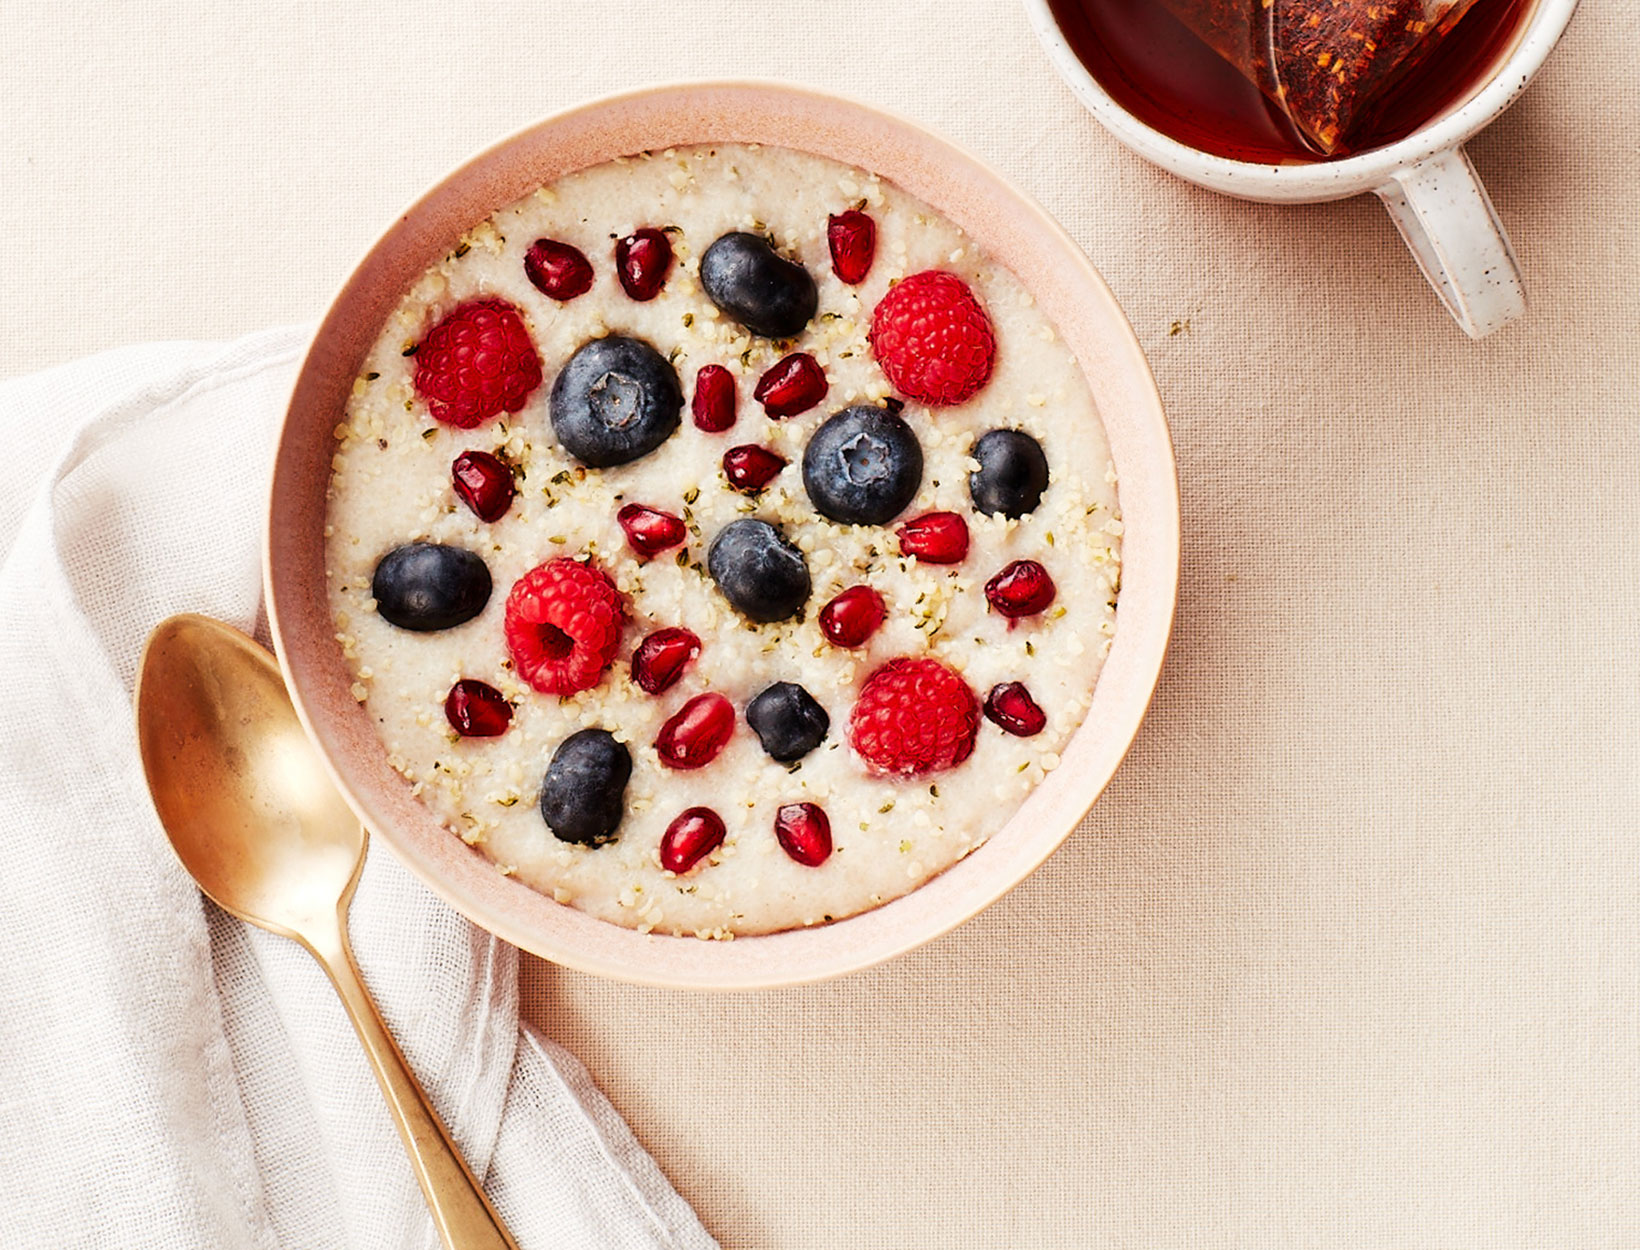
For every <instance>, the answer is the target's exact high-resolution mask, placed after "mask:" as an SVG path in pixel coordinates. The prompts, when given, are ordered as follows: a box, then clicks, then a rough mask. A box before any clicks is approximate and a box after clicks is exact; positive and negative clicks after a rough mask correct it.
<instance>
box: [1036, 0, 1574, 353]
mask: <svg viewBox="0 0 1640 1250" xmlns="http://www.w3.org/2000/svg"><path fill="white" fill-rule="evenodd" d="M1576 8H1577V0H1538V2H1537V4H1536V5H1535V6H1534V8H1533V10H1532V12H1531V14H1530V16H1529V17H1528V18H1527V20H1526V22H1525V24H1524V25H1523V26H1522V29H1521V32H1520V34H1519V35H1518V36H1517V38H1516V40H1515V42H1514V45H1513V47H1512V48H1510V49H1509V50H1508V51H1507V52H1506V53H1504V55H1503V56H1502V57H1501V58H1500V59H1499V61H1498V64H1497V66H1496V68H1495V69H1493V71H1492V72H1491V73H1490V74H1489V75H1487V76H1485V77H1484V78H1483V79H1482V80H1481V84H1480V85H1479V86H1478V87H1477V88H1476V89H1475V90H1474V91H1472V92H1471V93H1470V94H1469V95H1468V96H1467V97H1465V98H1464V99H1462V100H1460V101H1459V102H1458V103H1457V104H1455V105H1453V106H1452V107H1451V108H1449V109H1447V110H1445V111H1444V112H1442V113H1440V114H1439V115H1437V116H1436V117H1434V118H1432V119H1431V120H1430V121H1428V122H1426V123H1425V124H1424V125H1423V126H1421V127H1420V128H1419V129H1417V130H1415V131H1413V133H1412V134H1410V135H1408V136H1407V137H1406V138H1404V139H1401V140H1398V141H1397V142H1395V143H1391V144H1387V145H1385V146H1384V147H1381V148H1374V149H1373V150H1371V151H1369V152H1362V153H1359V154H1358V155H1355V156H1350V157H1346V158H1344V159H1343V160H1338V161H1326V162H1317V163H1315V164H1309V165H1260V164H1254V163H1252V162H1249V161H1233V160H1229V159H1227V158H1225V157H1222V156H1211V155H1209V154H1208V153H1206V152H1200V151H1198V150H1196V149H1195V148H1192V147H1188V146H1186V145H1185V144H1183V143H1180V142H1179V141H1178V140H1176V139H1171V138H1169V137H1168V136H1167V135H1165V134H1163V133H1161V132H1160V131H1158V130H1155V129H1153V128H1152V127H1150V126H1147V125H1146V124H1145V123H1144V122H1142V121H1140V120H1139V119H1138V118H1136V117H1134V116H1133V114H1131V113H1129V112H1128V111H1127V110H1126V109H1124V108H1123V107H1122V106H1121V105H1120V104H1118V103H1117V102H1116V101H1115V100H1114V99H1113V98H1112V97H1111V96H1110V94H1109V93H1107V92H1106V91H1105V89H1104V88H1103V87H1101V86H1100V85H1099V82H1098V80H1097V79H1095V78H1094V76H1093V75H1092V74H1090V73H1089V72H1088V70H1087V67H1086V66H1084V65H1083V64H1082V62H1081V61H1079V60H1078V59H1077V56H1076V53H1075V52H1073V51H1072V50H1071V47H1070V45H1069V44H1068V43H1067V42H1066V40H1065V36H1064V33H1063V32H1062V31H1061V30H1060V29H1059V24H1058V22H1057V21H1056V20H1055V18H1054V15H1053V11H1052V10H1051V9H1050V8H1049V7H1048V0H1025V9H1026V12H1027V13H1028V14H1029V15H1030V19H1031V24H1032V26H1033V27H1034V28H1035V30H1036V34H1037V38H1038V39H1040V40H1041V41H1042V46H1043V47H1044V48H1045V49H1046V50H1047V53H1048V59H1049V60H1050V61H1051V62H1052V63H1053V66H1054V68H1055V69H1056V70H1058V71H1059V74H1060V76H1061V77H1063V78H1064V79H1065V81H1066V82H1067V83H1069V84H1070V86H1071V89H1072V90H1073V91H1075V92H1076V94H1077V97H1078V98H1079V99H1080V100H1081V101H1082V103H1083V104H1084V105H1085V106H1086V107H1087V108H1088V110H1089V111H1090V112H1092V113H1093V115H1094V117H1095V118H1097V119H1098V120H1099V122H1100V123H1101V124H1102V125H1103V126H1104V127H1105V129H1107V130H1109V131H1110V132H1111V134H1113V135H1114V136H1116V138H1117V140H1118V141H1119V142H1121V143H1122V144H1123V145H1125V146H1126V147H1128V148H1130V149H1131V150H1133V151H1134V152H1137V153H1138V154H1139V155H1140V156H1142V157H1144V158H1145V159H1146V160H1149V161H1152V162H1154V163H1155V164H1157V165H1160V166H1161V167H1162V168H1163V169H1166V170H1168V171H1169V172H1171V173H1174V174H1177V175H1178V176H1179V177H1181V178H1183V179H1185V180H1187V181H1189V182H1194V183H1195V184H1197V185H1198V186H1203V187H1207V188H1208V189H1209V190H1212V191H1221V192H1223V193H1224V194H1226V195H1234V196H1239V197H1240V198H1242V199H1246V200H1262V201H1265V202H1268V203H1290V204H1309V203H1317V202H1320V201H1322V200H1341V199H1344V198H1346V197H1348V196H1352V195H1359V194H1361V193H1362V192H1363V191H1371V192H1373V193H1374V194H1376V195H1377V196H1378V198H1379V199H1381V200H1383V202H1384V206H1385V207H1386V208H1387V209H1389V215H1390V217H1391V219H1392V220H1394V222H1395V225H1396V227H1397V228H1398V229H1399V230H1400V232H1401V237H1402V238H1404V239H1405V240H1406V242H1407V246H1408V247H1410V248H1411V249H1412V254H1413V256H1414V257H1415V258H1416V259H1417V261H1418V267H1419V268H1420V269H1422V270H1423V273H1424V276H1425V277H1426V278H1428V279H1429V284H1430V285H1431V286H1432V287H1434V288H1435V292H1436V294H1438V295H1439V296H1440V297H1441V302H1442V303H1444V304H1445V305H1446V307H1447V309H1448V311H1450V312H1451V313H1452V316H1453V317H1454V319H1456V321H1457V322H1458V324H1459V325H1460V326H1462V327H1463V329H1464V331H1465V333H1467V334H1469V335H1470V336H1471V337H1472V338H1480V337H1481V336H1482V335H1486V334H1490V333H1491V332H1492V331H1493V330H1496V329H1498V328H1500V327H1501V326H1505V325H1507V324H1509V322H1511V321H1514V320H1516V319H1517V318H1518V317H1520V316H1521V315H1522V314H1523V313H1524V312H1525V311H1526V290H1525V287H1524V285H1523V284H1522V281H1521V275H1520V266H1519V264H1518V263H1517V262H1516V260H1515V252H1514V249H1513V248H1512V247H1511V246H1510V244H1509V236H1508V235H1507V234H1505V233H1504V229H1503V225H1502V223H1501V222H1499V221H1498V215H1497V211H1496V210H1495V209H1494V208H1493V207H1492V200H1491V198H1490V197H1489V196H1488V195H1487V194H1486V188H1485V187H1484V186H1482V185H1481V181H1480V179H1479V177H1477V176H1476V173H1475V168H1474V166H1473V165H1471V164H1470V163H1469V157H1468V155H1467V154H1466V153H1465V152H1464V150H1463V144H1464V141H1465V140H1467V139H1468V138H1469V137H1470V136H1471V135H1473V134H1474V133H1475V132H1476V131H1478V130H1480V129H1482V128H1483V127H1484V126H1486V125H1487V124H1489V123H1490V122H1491V121H1492V120H1493V119H1494V118H1496V117H1497V116H1498V114H1500V113H1502V112H1503V111H1504V109H1506V108H1508V107H1509V105H1510V104H1512V103H1514V101H1515V99H1516V97H1518V96H1519V95H1520V93H1521V92H1522V91H1524V90H1525V89H1526V85H1527V84H1528V83H1529V82H1531V81H1532V77H1533V75H1535V74H1536V73H1537V71H1538V70H1539V69H1540V68H1541V67H1542V65H1543V62H1544V60H1545V58H1547V57H1548V55H1549V51H1550V49H1551V48H1553V47H1554V46H1555V43H1556V41H1557V40H1559V38H1560V36H1561V34H1562V32H1564V31H1565V29H1566V24H1567V23H1568V22H1569V21H1571V18H1572V13H1573V11H1574V10H1575V9H1576Z"/></svg>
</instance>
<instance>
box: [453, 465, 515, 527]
mask: <svg viewBox="0 0 1640 1250" xmlns="http://www.w3.org/2000/svg"><path fill="white" fill-rule="evenodd" d="M450 477H451V480H452V481H453V482H454V483H455V488H456V494H457V495H459V496H460V497H461V502H462V503H464V504H466V505H467V506H468V507H469V508H471V509H472V510H473V515H474V516H476V517H477V518H478V519H479V520H480V521H499V520H500V519H501V518H502V517H504V516H506V515H507V509H508V508H510V507H512V501H513V475H512V470H511V469H509V468H508V467H507V466H506V465H505V464H503V463H502V462H501V461H500V460H497V459H496V458H495V457H494V456H492V455H491V454H490V453H489V452H487V451H464V452H462V453H461V454H460V455H459V456H457V457H456V458H455V461H454V462H453V463H452V464H451V465H450Z"/></svg>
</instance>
